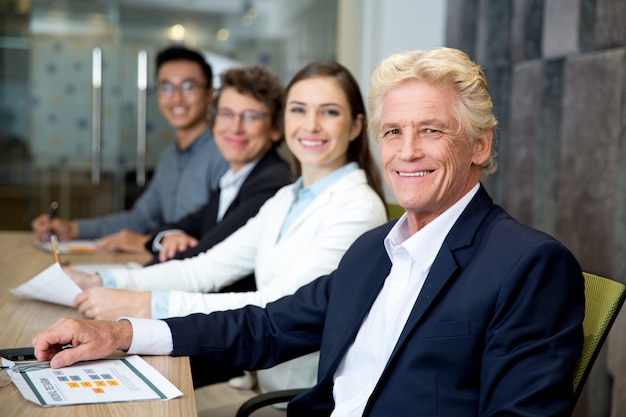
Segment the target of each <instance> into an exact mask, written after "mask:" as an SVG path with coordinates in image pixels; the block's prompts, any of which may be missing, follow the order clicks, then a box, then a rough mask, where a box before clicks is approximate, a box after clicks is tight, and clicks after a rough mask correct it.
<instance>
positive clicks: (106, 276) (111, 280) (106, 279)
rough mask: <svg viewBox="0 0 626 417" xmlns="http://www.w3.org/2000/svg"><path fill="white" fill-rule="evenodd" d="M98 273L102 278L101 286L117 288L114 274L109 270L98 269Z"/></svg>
mask: <svg viewBox="0 0 626 417" xmlns="http://www.w3.org/2000/svg"><path fill="white" fill-rule="evenodd" d="M97 274H98V275H100V278H101V279H102V286H103V287H105V288H117V281H116V280H115V275H114V274H113V272H111V271H98V272H97Z"/></svg>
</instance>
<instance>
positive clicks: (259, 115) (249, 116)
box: [215, 109, 267, 124]
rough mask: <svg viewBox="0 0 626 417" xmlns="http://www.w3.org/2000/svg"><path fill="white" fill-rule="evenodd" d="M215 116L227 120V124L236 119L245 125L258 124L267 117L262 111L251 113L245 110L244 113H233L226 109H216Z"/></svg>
mask: <svg viewBox="0 0 626 417" xmlns="http://www.w3.org/2000/svg"><path fill="white" fill-rule="evenodd" d="M215 116H216V118H219V119H223V120H228V121H229V122H232V121H234V120H237V119H238V120H239V121H240V122H241V123H242V124H246V123H248V124H251V123H254V122H258V121H260V120H263V119H265V118H266V117H267V113H266V112H262V111H252V110H246V111H242V112H241V113H235V112H234V111H231V110H228V109H217V112H215Z"/></svg>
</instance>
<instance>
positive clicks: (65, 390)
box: [2, 355, 183, 407]
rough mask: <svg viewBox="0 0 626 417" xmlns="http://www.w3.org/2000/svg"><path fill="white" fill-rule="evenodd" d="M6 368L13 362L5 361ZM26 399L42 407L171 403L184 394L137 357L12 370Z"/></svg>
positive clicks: (13, 378) (13, 376)
mask: <svg viewBox="0 0 626 417" xmlns="http://www.w3.org/2000/svg"><path fill="white" fill-rule="evenodd" d="M2 363H3V365H5V366H7V365H8V366H11V365H12V362H11V361H8V360H6V359H2ZM8 372H9V375H10V376H11V380H12V381H13V383H14V384H15V386H16V387H17V388H18V389H19V391H20V393H21V394H22V396H24V398H26V399H27V400H29V401H32V402H34V403H35V404H38V405H41V406H42V407H54V406H62V405H71V404H95V403H110V402H120V401H148V400H169V399H172V398H176V397H179V396H181V395H183V393H182V392H181V391H180V390H179V389H178V388H176V387H175V386H174V385H173V384H172V383H171V382H170V381H168V380H167V379H166V378H165V377H164V376H163V375H161V374H160V373H159V372H158V371H157V370H156V369H154V368H153V367H152V366H150V365H149V364H148V363H147V362H146V361H144V360H143V359H141V358H140V357H139V356H137V355H132V356H128V357H125V358H120V359H117V358H115V359H102V360H98V361H89V362H79V363H77V364H74V365H72V366H68V367H65V368H60V369H52V368H43V369H38V368H36V367H34V368H33V369H28V370H26V371H22V372H14V371H12V370H9V371H8Z"/></svg>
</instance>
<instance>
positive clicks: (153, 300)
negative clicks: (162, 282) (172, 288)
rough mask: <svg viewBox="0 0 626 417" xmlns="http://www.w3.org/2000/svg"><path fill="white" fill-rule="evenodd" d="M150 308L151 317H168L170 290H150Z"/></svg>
mask: <svg viewBox="0 0 626 417" xmlns="http://www.w3.org/2000/svg"><path fill="white" fill-rule="evenodd" d="M150 310H151V314H152V318H153V319H164V318H167V317H169V312H170V292H169V291H152V296H151V297H150Z"/></svg>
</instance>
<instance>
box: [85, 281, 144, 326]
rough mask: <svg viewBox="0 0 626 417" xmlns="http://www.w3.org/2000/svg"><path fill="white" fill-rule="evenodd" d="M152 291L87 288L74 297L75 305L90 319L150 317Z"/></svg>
mask: <svg viewBox="0 0 626 417" xmlns="http://www.w3.org/2000/svg"><path fill="white" fill-rule="evenodd" d="M151 297H152V294H151V293H150V291H129V290H118V289H114V288H102V287H97V288H91V289H87V290H85V291H83V292H81V293H80V294H78V295H77V296H76V298H74V306H75V307H76V308H77V309H78V311H79V312H80V313H81V314H84V315H85V316H86V317H88V318H90V319H97V320H117V319H118V318H120V317H123V316H127V317H138V318H148V319H149V318H150V317H151V316H152V309H151V305H150V301H151Z"/></svg>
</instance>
